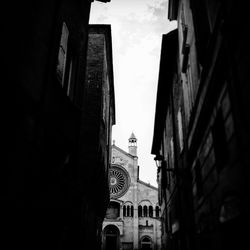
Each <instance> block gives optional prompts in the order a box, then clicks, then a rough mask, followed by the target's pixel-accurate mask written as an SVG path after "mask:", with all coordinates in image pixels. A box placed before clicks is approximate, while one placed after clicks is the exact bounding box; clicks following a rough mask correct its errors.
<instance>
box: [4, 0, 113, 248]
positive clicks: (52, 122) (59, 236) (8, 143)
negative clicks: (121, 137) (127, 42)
mask: <svg viewBox="0 0 250 250" xmlns="http://www.w3.org/2000/svg"><path fill="white" fill-rule="evenodd" d="M103 2H108V1H103ZM90 5H91V1H64V0H59V1H49V2H46V1H35V2H29V1H26V2H17V3H14V2H5V3H3V5H2V10H3V11H4V12H5V13H6V14H7V15H6V16H7V19H5V21H4V28H3V30H2V37H4V39H3V48H4V49H3V53H2V59H3V61H4V65H3V67H2V69H3V72H5V74H6V76H7V77H6V80H5V84H4V88H3V93H4V98H3V100H4V112H3V113H2V115H3V116H2V120H3V121H4V122H3V136H2V140H1V142H2V148H3V150H2V153H3V156H4V157H3V159H4V168H1V174H0V175H1V204H2V206H1V208H2V211H3V212H2V214H1V226H2V229H3V233H2V237H1V239H2V245H3V246H7V248H9V249H12V248H13V249H14V248H16V247H17V246H18V247H25V248H26V249H45V248H54V249H84V248H86V244H88V243H89V242H90V240H91V243H92V244H93V247H92V248H91V249H95V248H97V247H98V246H97V245H98V244H100V241H99V237H98V235H99V234H98V232H100V230H99V228H100V226H101V222H102V220H103V217H104V215H105V211H106V207H107V204H108V200H109V189H108V170H107V169H108V165H109V159H110V157H109V155H110V152H109V149H110V138H111V128H112V125H113V124H114V122H115V110H114V93H113V75H112V53H111V47H112V45H111V37H110V27H104V28H103V29H104V30H105V32H103V34H102V36H103V38H102V39H103V40H105V45H104V44H103V46H102V48H100V50H102V51H103V54H104V52H105V56H102V57H99V58H97V59H96V60H97V61H98V60H99V61H100V63H99V64H100V65H101V64H102V68H98V69H97V72H98V74H102V75H104V76H105V77H106V79H102V78H98V79H95V86H97V85H99V86H100V88H101V90H103V91H100V92H98V94H96V96H93V94H92V93H91V90H89V89H90V86H89V85H88V83H89V82H88V81H92V80H89V79H88V77H86V65H87V64H88V63H87V48H90V47H91V45H89V46H88V41H91V40H92V38H91V35H90V39H88V33H89V31H88V22H89V12H90ZM91 32H92V31H91ZM100 55H101V53H100ZM88 57H89V58H91V55H90V54H88ZM104 64H105V65H104ZM99 71H100V72H101V73H100V72H99ZM107 77H108V79H109V80H107ZM92 90H93V89H92ZM94 103H95V105H94ZM104 106H105V108H104ZM87 107H88V109H87ZM94 108H95V109H94ZM97 108H99V109H98V110H97ZM90 111H92V113H91V114H90ZM92 115H94V116H95V117H92ZM90 123H91V129H88V127H87V126H89V125H90ZM91 157H92V158H91ZM93 159H94V160H93ZM90 160H91V162H90ZM92 160H93V161H92ZM90 180H92V181H93V182H94V181H95V180H98V183H99V184H100V186H101V187H100V186H98V185H97V186H96V187H95V188H92V189H87V188H86V187H87V186H86V185H88V184H89V181H90ZM99 180H102V182H100V181H99ZM97 189H99V190H100V193H101V197H100V200H99V206H98V209H92V208H93V207H95V208H96V206H95V205H94V200H93V197H92V195H96V192H97ZM87 227H88V228H89V230H87ZM98 230H99V231H98Z"/></svg>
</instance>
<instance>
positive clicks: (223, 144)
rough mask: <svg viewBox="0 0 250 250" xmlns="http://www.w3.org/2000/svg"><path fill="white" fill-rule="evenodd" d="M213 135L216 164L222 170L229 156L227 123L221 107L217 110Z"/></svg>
mask: <svg viewBox="0 0 250 250" xmlns="http://www.w3.org/2000/svg"><path fill="white" fill-rule="evenodd" d="M212 135H213V145H214V152H215V159H216V166H217V170H218V171H220V170H221V169H222V168H223V167H224V165H225V163H226V160H227V157H228V152H227V140H226V133H225V125H224V120H223V115H222V110H221V108H220V109H219V110H218V112H217V115H216V118H215V121H214V124H213V128H212Z"/></svg>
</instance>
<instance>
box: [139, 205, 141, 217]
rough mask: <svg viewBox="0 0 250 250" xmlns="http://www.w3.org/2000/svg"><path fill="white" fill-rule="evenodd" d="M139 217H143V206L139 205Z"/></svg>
mask: <svg viewBox="0 0 250 250" xmlns="http://www.w3.org/2000/svg"><path fill="white" fill-rule="evenodd" d="M138 217H142V206H141V205H140V206H138Z"/></svg>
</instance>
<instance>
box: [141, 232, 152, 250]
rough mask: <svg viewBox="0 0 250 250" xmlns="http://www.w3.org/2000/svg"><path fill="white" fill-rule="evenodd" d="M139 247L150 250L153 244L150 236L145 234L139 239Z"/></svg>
mask: <svg viewBox="0 0 250 250" xmlns="http://www.w3.org/2000/svg"><path fill="white" fill-rule="evenodd" d="M140 249H147V250H152V249H153V244H152V239H151V237H150V236H148V235H145V236H143V237H142V238H141V240H140Z"/></svg>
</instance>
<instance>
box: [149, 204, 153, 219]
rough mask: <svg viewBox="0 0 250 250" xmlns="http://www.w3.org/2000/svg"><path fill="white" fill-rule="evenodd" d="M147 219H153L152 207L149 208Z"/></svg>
mask: <svg viewBox="0 0 250 250" xmlns="http://www.w3.org/2000/svg"><path fill="white" fill-rule="evenodd" d="M148 214H149V217H153V207H152V206H149V212H148Z"/></svg>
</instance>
